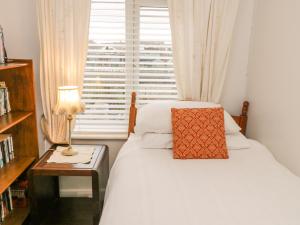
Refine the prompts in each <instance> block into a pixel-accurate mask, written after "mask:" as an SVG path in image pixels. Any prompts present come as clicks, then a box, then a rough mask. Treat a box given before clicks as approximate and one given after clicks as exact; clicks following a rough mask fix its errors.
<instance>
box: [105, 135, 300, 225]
mask: <svg viewBox="0 0 300 225" xmlns="http://www.w3.org/2000/svg"><path fill="white" fill-rule="evenodd" d="M250 144H251V148H249V149H244V150H232V151H229V157H230V158H229V159H228V160H174V159H173V158H172V150H163V149H142V148H140V147H139V140H138V139H137V137H135V136H131V137H130V138H129V140H128V142H127V143H126V144H125V145H124V146H123V148H122V149H121V151H120V153H119V155H118V157H117V160H116V162H115V164H114V166H113V168H112V170H111V174H110V178H109V183H108V187H107V192H106V200H105V205H104V209H103V213H102V218H101V221H100V225H300V179H299V178H298V177H296V176H295V175H293V174H292V173H291V172H290V171H288V170H287V169H286V168H284V167H283V166H282V165H280V164H279V163H278V162H277V161H276V160H275V159H274V158H273V156H272V155H271V154H270V153H269V151H268V150H267V149H266V148H265V147H264V146H262V145H261V144H259V143H258V142H256V141H250Z"/></svg>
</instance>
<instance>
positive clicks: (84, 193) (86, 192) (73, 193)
mask: <svg viewBox="0 0 300 225" xmlns="http://www.w3.org/2000/svg"><path fill="white" fill-rule="evenodd" d="M59 193H60V196H61V197H85V198H91V197H92V190H91V189H78V188H76V189H75V188H74V189H70V188H66V189H62V188H61V189H60V191H59Z"/></svg>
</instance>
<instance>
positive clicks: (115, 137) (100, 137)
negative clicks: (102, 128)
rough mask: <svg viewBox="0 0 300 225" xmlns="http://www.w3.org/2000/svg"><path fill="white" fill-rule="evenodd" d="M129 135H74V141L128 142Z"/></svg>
mask: <svg viewBox="0 0 300 225" xmlns="http://www.w3.org/2000/svg"><path fill="white" fill-rule="evenodd" d="M127 138H128V136H127V133H106V134H105V133H86V132H85V133H73V134H72V139H73V140H127Z"/></svg>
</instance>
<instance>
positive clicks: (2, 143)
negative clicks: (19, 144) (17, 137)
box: [0, 134, 15, 168]
mask: <svg viewBox="0 0 300 225" xmlns="http://www.w3.org/2000/svg"><path fill="white" fill-rule="evenodd" d="M14 158H15V154H14V145H13V140H12V136H11V134H0V168H2V167H4V166H5V164H7V163H9V162H10V161H11V160H13V159H14Z"/></svg>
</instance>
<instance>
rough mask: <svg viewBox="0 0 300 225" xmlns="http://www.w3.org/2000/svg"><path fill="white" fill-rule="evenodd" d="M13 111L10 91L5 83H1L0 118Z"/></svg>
mask: <svg viewBox="0 0 300 225" xmlns="http://www.w3.org/2000/svg"><path fill="white" fill-rule="evenodd" d="M10 111H11V107H10V103H9V96H8V90H7V87H6V85H5V82H3V81H2V82H0V116H3V115H4V114H6V113H8V112H10Z"/></svg>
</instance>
